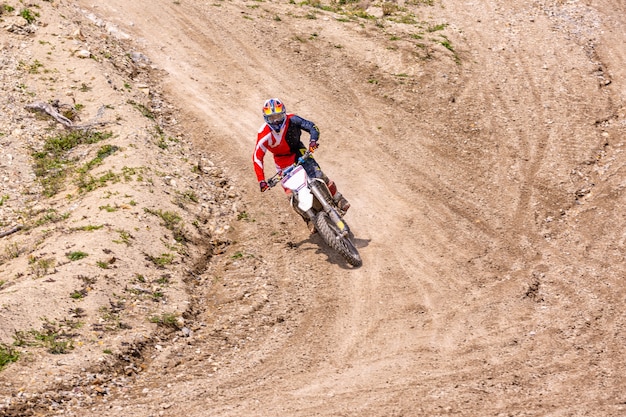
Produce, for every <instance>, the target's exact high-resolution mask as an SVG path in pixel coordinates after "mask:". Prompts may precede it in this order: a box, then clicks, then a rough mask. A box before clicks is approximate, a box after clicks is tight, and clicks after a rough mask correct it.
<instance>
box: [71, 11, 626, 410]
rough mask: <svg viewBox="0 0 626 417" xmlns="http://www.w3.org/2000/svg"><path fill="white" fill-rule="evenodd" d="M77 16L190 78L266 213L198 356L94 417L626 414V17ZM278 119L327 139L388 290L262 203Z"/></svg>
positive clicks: (207, 274) (203, 315)
mask: <svg viewBox="0 0 626 417" xmlns="http://www.w3.org/2000/svg"><path fill="white" fill-rule="evenodd" d="M76 3H77V4H78V5H80V6H81V7H82V8H84V9H85V10H88V11H91V12H93V13H94V14H95V15H97V16H99V17H100V18H102V19H104V20H106V21H109V22H113V23H114V24H116V25H117V26H118V27H119V28H120V29H121V30H123V31H124V32H126V33H128V34H129V35H130V36H131V38H132V40H133V42H134V43H136V44H137V45H139V48H140V49H141V50H142V52H143V53H144V54H146V55H147V56H149V57H150V59H151V60H152V62H153V63H154V64H155V65H156V66H157V67H159V68H161V69H163V70H164V71H165V73H166V74H167V75H165V78H164V79H163V80H162V81H163V84H164V88H165V90H166V92H165V95H166V96H167V97H168V99H169V100H171V101H172V102H174V103H175V104H176V106H177V107H178V108H180V109H181V114H180V115H179V124H180V125H181V126H183V128H184V129H185V130H186V131H187V132H189V133H190V135H191V136H192V137H193V139H194V144H195V146H197V147H198V149H199V150H200V151H201V152H202V153H204V154H208V155H211V157H212V158H213V159H214V160H215V161H218V162H219V163H220V164H221V167H222V168H223V170H224V172H225V175H226V176H227V177H228V178H229V179H230V181H231V183H232V184H233V185H234V186H235V188H236V189H237V190H239V192H240V193H241V195H242V197H241V202H239V203H238V204H241V206H240V209H239V210H240V212H242V213H245V214H246V215H245V218H244V219H243V220H242V219H240V220H239V221H235V222H233V225H232V232H231V235H230V238H231V240H232V242H233V243H232V244H231V245H230V247H229V248H228V251H227V253H226V254H225V255H224V256H217V257H215V258H213V262H212V263H211V264H210V265H208V267H207V270H206V271H203V273H202V277H201V278H199V280H198V285H197V286H195V287H193V286H192V287H191V288H190V290H189V291H190V292H191V293H192V294H193V296H192V299H193V302H192V310H193V311H192V312H193V314H194V315H195V316H194V319H195V321H196V324H197V326H196V327H195V328H194V336H193V337H192V338H191V339H188V340H184V339H177V340H172V339H169V340H167V341H164V343H163V346H164V347H163V348H161V347H159V348H158V349H155V350H154V351H152V352H151V354H150V355H148V356H147V359H148V360H146V364H145V370H144V371H143V372H141V373H139V374H138V375H137V377H136V378H135V379H134V380H133V382H132V384H129V385H127V386H125V387H124V389H123V390H119V391H113V392H111V394H110V395H108V396H106V397H104V400H103V399H99V400H98V401H96V402H94V403H92V404H89V405H85V406H84V407H74V408H72V407H68V411H67V412H68V413H76V414H74V415H81V416H91V415H93V416H119V415H124V416H128V417H134V416H137V417H138V416H148V415H154V416H156V415H166V416H183V415H187V416H200V415H211V416H313V415H315V416H385V417H388V416H398V417H399V416H440V415H455V416H460V415H463V416H521V415H529V416H530V415H532V416H620V415H624V414H625V413H626V397H624V389H625V388H626V385H625V384H626V383H625V381H624V376H623V375H622V373H623V372H622V370H623V369H624V366H626V355H625V354H624V351H623V347H624V344H625V343H626V328H625V326H626V323H625V316H624V313H623V311H622V310H623V305H624V302H625V300H626V286H625V284H624V282H623V278H624V276H625V272H626V271H625V267H624V265H625V263H624V250H625V249H626V248H625V245H626V234H625V233H626V232H625V230H626V229H625V226H626V217H625V216H624V215H623V214H622V210H621V208H622V206H623V203H624V202H625V197H624V194H623V189H624V187H625V186H626V184H625V183H624V179H623V177H622V175H623V167H624V166H625V164H626V156H625V155H624V153H623V151H624V148H623V146H624V139H625V138H626V136H625V133H626V106H625V100H626V87H625V86H624V85H625V84H624V82H626V67H625V66H624V65H623V63H624V62H626V6H624V4H623V2H620V1H619V0H610V1H608V0H607V1H584V2H580V1H569V2H565V1H532V2H525V1H523V2H522V1H499V2H480V1H472V2H451V1H443V2H435V3H436V4H435V5H433V6H426V5H407V7H410V8H409V10H411V11H412V12H413V13H415V15H416V16H417V18H416V20H417V21H418V22H422V23H417V24H401V23H394V22H390V21H387V22H386V23H385V24H383V25H376V24H375V21H374V20H371V19H370V20H367V19H360V20H349V21H342V19H338V17H339V15H337V14H335V13H332V12H325V11H322V10H320V9H313V8H310V7H308V6H298V5H296V4H289V3H287V2H246V1H240V0H234V1H229V2H215V3H204V2H202V3H201V2H193V1H181V2H160V3H161V4H159V5H158V6H156V7H155V6H154V5H152V2H145V1H141V0H137V1H134V2H127V1H122V0H109V1H107V2H105V3H106V5H98V6H94V5H93V3H94V2H91V1H83V0H78V1H76ZM129 3H131V4H129ZM148 3H149V4H150V5H148ZM368 11H369V12H370V13H379V12H380V8H377V7H373V8H371V9H368ZM311 13H315V18H310V17H311V16H309V18H307V15H310V14H311ZM398 16H401V13H400V12H398ZM439 24H445V26H444V27H443V29H441V30H436V31H435V30H431V31H429V30H428V28H431V29H432V28H433V27H434V26H435V25H439ZM411 35H419V36H411ZM446 40H447V41H449V44H448V45H449V46H450V48H446V47H445V45H444V44H443V43H442V42H443V41H446ZM272 96H276V97H280V98H281V99H282V100H283V101H284V102H285V103H286V105H287V108H288V110H289V111H291V112H295V113H297V114H299V115H301V116H303V117H306V118H310V119H311V120H314V121H315V122H316V123H317V124H318V126H319V127H320V130H321V141H320V143H321V145H320V149H319V151H318V153H317V155H318V156H317V159H318V160H319V161H320V164H321V165H322V167H323V168H324V170H325V171H326V172H327V174H328V175H329V176H330V177H331V178H333V179H334V180H335V181H336V182H337V183H338V185H339V188H340V190H341V191H342V192H343V193H344V194H345V195H346V196H347V197H348V199H349V200H350V202H351V203H352V208H351V209H350V212H349V213H348V215H347V221H348V222H349V223H350V225H351V227H352V228H353V230H354V232H355V235H356V237H357V245H358V246H359V250H360V252H361V255H362V258H363V263H364V264H363V267H361V268H359V269H351V268H349V267H348V266H346V265H345V263H344V262H343V261H342V260H341V258H340V257H338V256H336V255H334V254H332V253H330V252H328V251H327V249H326V248H325V246H324V245H323V243H322V242H321V241H319V239H318V238H317V237H316V236H309V235H308V233H307V232H306V229H305V228H304V227H303V224H301V222H300V221H299V220H298V218H297V216H296V215H295V214H294V213H291V212H290V211H289V210H288V209H287V203H286V201H285V199H284V198H283V196H282V195H280V193H278V192H277V191H274V192H272V193H266V194H260V193H259V192H258V188H257V184H256V181H255V178H254V174H253V172H252V164H251V152H252V150H253V146H254V139H255V136H256V131H257V129H258V127H259V126H260V124H261V122H262V119H261V116H260V107H261V104H262V103H263V100H264V99H266V98H268V97H272ZM267 162H268V164H267V165H268V166H270V165H271V164H270V163H269V159H268V160H267ZM235 255H237V256H235Z"/></svg>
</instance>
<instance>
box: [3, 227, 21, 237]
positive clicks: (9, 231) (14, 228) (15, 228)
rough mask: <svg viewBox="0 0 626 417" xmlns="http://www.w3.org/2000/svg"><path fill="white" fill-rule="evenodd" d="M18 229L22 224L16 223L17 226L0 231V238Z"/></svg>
mask: <svg viewBox="0 0 626 417" xmlns="http://www.w3.org/2000/svg"><path fill="white" fill-rule="evenodd" d="M20 230H22V225H21V224H18V225H17V226H15V227H13V228H11V229H9V230H7V231H6V232H2V233H0V238H2V237H6V236H9V235H12V234H13V233H15V232H18V231H20Z"/></svg>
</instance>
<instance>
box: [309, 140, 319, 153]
mask: <svg viewBox="0 0 626 417" xmlns="http://www.w3.org/2000/svg"><path fill="white" fill-rule="evenodd" d="M318 146H320V144H319V143H317V141H316V140H312V141H310V142H309V152H315V150H316V149H317V148H318Z"/></svg>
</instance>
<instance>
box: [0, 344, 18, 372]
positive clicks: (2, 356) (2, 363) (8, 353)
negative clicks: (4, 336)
mask: <svg viewBox="0 0 626 417" xmlns="http://www.w3.org/2000/svg"><path fill="white" fill-rule="evenodd" d="M19 358H20V353H19V352H18V351H16V350H15V349H13V348H12V347H11V346H8V345H5V344H4V343H0V371H1V370H3V369H4V368H5V367H6V366H7V365H8V364H10V363H12V362H17V360H18V359H19Z"/></svg>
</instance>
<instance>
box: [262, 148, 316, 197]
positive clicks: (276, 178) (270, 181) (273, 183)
mask: <svg viewBox="0 0 626 417" xmlns="http://www.w3.org/2000/svg"><path fill="white" fill-rule="evenodd" d="M311 155H313V152H311V151H309V150H307V151H306V152H305V153H304V154H303V155H302V156H301V157H299V158H298V159H297V160H296V162H295V163H294V164H293V165H289V166H288V167H287V168H285V169H281V170H279V171H278V172H277V173H276V174H274V175H273V176H272V177H271V178H270V179H268V180H267V185H269V186H270V188H273V187H275V186H277V185H278V183H279V182H280V180H282V179H283V177H284V176H285V175H288V174H289V173H290V172H291V171H293V169H294V168H296V167H297V166H298V165H302V164H303V163H304V161H306V160H307V159H309V158H310V157H311Z"/></svg>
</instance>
